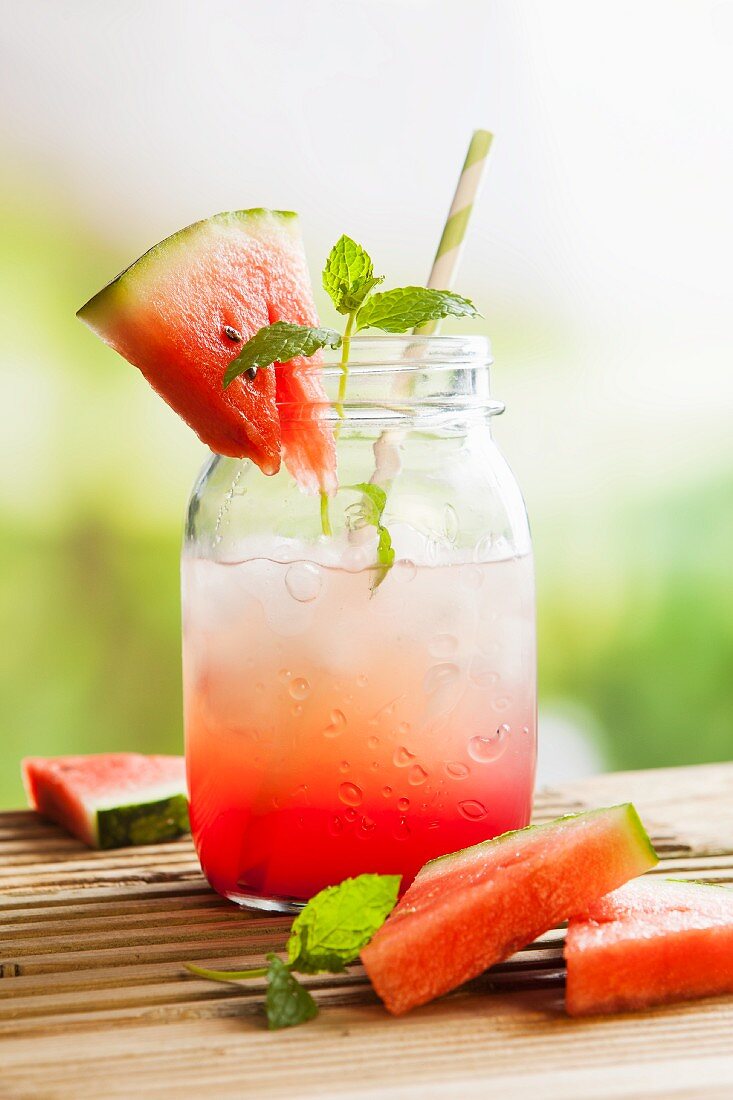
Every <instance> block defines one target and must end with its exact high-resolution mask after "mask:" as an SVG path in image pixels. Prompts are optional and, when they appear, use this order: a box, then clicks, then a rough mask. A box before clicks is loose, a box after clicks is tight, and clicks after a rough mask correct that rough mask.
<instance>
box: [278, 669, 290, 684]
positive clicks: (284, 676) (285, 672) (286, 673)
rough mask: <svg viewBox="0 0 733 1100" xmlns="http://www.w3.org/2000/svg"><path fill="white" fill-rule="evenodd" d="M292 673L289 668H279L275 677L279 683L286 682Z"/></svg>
mask: <svg viewBox="0 0 733 1100" xmlns="http://www.w3.org/2000/svg"><path fill="white" fill-rule="evenodd" d="M292 675H293V674H292V672H291V671H290V669H289V668H281V669H280V671H279V672H278V674H277V678H278V680H279V681H280V682H281V683H283V684H287V682H288V680H289V679H290V678H291V676H292Z"/></svg>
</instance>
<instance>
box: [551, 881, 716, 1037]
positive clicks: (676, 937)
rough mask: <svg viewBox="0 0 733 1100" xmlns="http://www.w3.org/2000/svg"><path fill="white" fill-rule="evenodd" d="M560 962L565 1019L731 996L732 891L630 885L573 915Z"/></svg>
mask: <svg viewBox="0 0 733 1100" xmlns="http://www.w3.org/2000/svg"><path fill="white" fill-rule="evenodd" d="M565 961H566V963H567V968H568V978H567V989H566V993H565V1006H566V1008H567V1010H568V1012H569V1013H570V1015H571V1016H586V1015H593V1014H597V1013H605V1012H622V1011H624V1010H627V1009H639V1008H649V1007H650V1006H651V1005H658V1004H665V1003H667V1002H670V1001H682V1000H690V999H692V998H696V997H707V996H712V995H713V994H716V993H733V890H729V889H726V888H725V887H722V886H709V885H705V884H703V883H699V882H680V881H676V880H672V879H659V878H656V876H655V877H653V878H645V879H640V880H639V881H638V882H629V883H627V884H626V885H625V886H622V887H621V888H620V889H618V890H614V891H613V893H611V894H608V895H607V896H606V897H603V898H599V899H598V901H596V902H594V903H593V904H592V905H590V906H588V908H587V910H586V911H585V912H584V913H583V914H581V915H578V916H575V917H573V918H572V920H571V921H570V923H569V924H568V932H567V937H566V939H565Z"/></svg>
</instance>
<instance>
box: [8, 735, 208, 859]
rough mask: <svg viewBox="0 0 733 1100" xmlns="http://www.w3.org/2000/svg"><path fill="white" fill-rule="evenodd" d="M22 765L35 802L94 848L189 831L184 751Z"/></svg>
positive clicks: (38, 759)
mask: <svg viewBox="0 0 733 1100" xmlns="http://www.w3.org/2000/svg"><path fill="white" fill-rule="evenodd" d="M22 768H23V779H24V781H25V786H26V790H27V792H28V800H29V802H30V804H31V806H32V807H33V808H34V809H36V810H38V812H39V813H41V814H43V815H44V817H48V818H50V819H51V820H52V821H56V822H58V823H59V825H62V826H63V827H64V828H65V829H66V830H67V831H68V832H70V833H72V834H73V835H74V836H76V837H78V838H79V840H81V841H83V842H84V843H85V844H88V845H89V846H90V847H92V848H120V847H124V846H126V845H128V844H149V843H155V842H158V841H161V840H170V839H172V838H173V837H176V836H180V835H181V834H182V833H185V832H188V799H187V794H186V769H185V763H184V759H183V757H182V756H143V755H141V754H140V753H136V752H108V753H98V754H94V755H90V756H54V757H27V758H26V759H25V760H24V761H23V764H22Z"/></svg>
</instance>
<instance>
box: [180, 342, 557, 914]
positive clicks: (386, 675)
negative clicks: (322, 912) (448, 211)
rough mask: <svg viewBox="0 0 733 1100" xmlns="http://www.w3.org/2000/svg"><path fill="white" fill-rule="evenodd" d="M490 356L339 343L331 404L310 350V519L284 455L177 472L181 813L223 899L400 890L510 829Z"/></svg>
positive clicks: (522, 629)
mask: <svg viewBox="0 0 733 1100" xmlns="http://www.w3.org/2000/svg"><path fill="white" fill-rule="evenodd" d="M490 363H491V355H490V349H489V344H488V341H486V340H485V339H484V338H482V337H456V336H439V337H412V336H410V337H376V338H374V337H369V338H368V339H361V338H357V339H354V340H353V342H352V346H351V358H350V364H349V375H348V384H347V387H346V397H345V400H344V402H343V405H342V404H341V403H340V402H339V401H338V400H337V394H338V386H339V381H340V380H341V372H340V370H339V368H338V366H337V365H336V363H335V362H334V360H333V359H327V360H326V363H325V366H324V369H323V379H324V385H325V387H326V390H327V392H328V395H329V404H328V406H327V407H324V408H320V409H318V410H314V409H312V408H310V409H307V410H298V411H297V412H298V415H302V416H303V419H304V424H306V428H307V418H308V417H309V416H313V415H324V416H326V417H327V418H328V419H330V421H331V422H332V425H333V428H334V432H335V434H336V436H337V452H338V476H339V488H338V491H337V492H336V494H335V495H333V496H332V497H331V498H330V501H329V502H328V507H327V508H325V509H324V512H322V509H321V502H319V498H318V496H313V495H309V494H308V493H304V492H302V491H301V490H300V489H299V487H298V484H297V483H296V481H295V480H294V478H293V477H292V476H291V475H290V474H289V473H288V471H287V469H286V468H285V466H283V468H282V469H281V470H280V472H279V473H278V474H276V475H275V476H272V477H266V476H264V475H263V474H262V473H261V472H260V470H259V469H258V468H257V467H256V466H254V465H253V464H252V463H251V462H249V461H246V460H245V461H238V460H234V459H228V458H222V457H221V456H214V457H212V458H211V459H210V460H209V462H207V464H206V466H205V467H204V470H203V472H202V473H201V476H200V477H199V480H198V482H197V484H196V486H195V488H194V491H193V495H192V497H191V501H190V506H189V511H188V522H187V527H186V536H185V545H184V551H183V563H182V571H183V651H184V696H185V726H186V757H187V765H188V778H189V787H190V797H191V826H192V831H193V836H194V840H195V843H196V847H197V850H198V854H199V857H200V860H201V866H202V868H203V870H204V873H205V874H206V876H207V878H208V879H209V882H210V883H211V885H212V886H213V887H214V888H215V889H216V890H218V891H219V892H220V893H221V894H224V895H225V896H226V897H228V898H231V899H232V900H233V901H235V902H238V903H240V904H242V905H246V906H252V907H257V908H263V909H277V910H281V911H290V910H293V909H296V908H297V907H298V906H299V905H301V904H302V903H303V902H304V901H305V900H307V898H309V897H310V896H312V895H313V894H314V893H315V892H316V891H318V890H320V889H321V888H322V887H324V886H326V885H329V884H332V883H337V882H340V881H341V880H342V879H344V878H346V877H348V876H350V875H356V874H360V873H362V872H365V871H373V872H374V871H376V872H383V873H398V874H401V875H403V888H404V887H406V886H407V885H408V884H409V882H410V881H411V880H412V878H413V877H414V875H415V874H416V873H417V871H418V870H419V868H420V867H421V866H422V864H423V863H425V861H426V860H428V859H432V858H433V857H435V856H439V855H442V854H444V853H446V852H453V851H456V850H458V849H460V848H464V847H466V846H468V845H470V844H475V843H477V842H478V841H481V840H485V839H486V838H488V837H491V836H494V835H496V834H498V833H502V832H504V831H506V830H508V829H515V828H519V827H522V826H524V825H526V824H527V822H528V820H529V815H530V809H531V799H532V788H533V782H534V771H535V746H536V732H535V731H536V686H535V680H536V676H535V665H536V659H535V611H534V581H533V567H532V558H531V549H530V537H529V529H528V525H527V518H526V514H525V510H524V505H523V502H522V498H521V494H520V492H519V489H518V487H517V484H516V482H515V480H514V478H513V476H512V474H511V472H510V470H509V468H508V466H507V464H506V461H505V460H504V458H503V457H502V455H501V453H500V452H499V450H498V449H497V447H496V445H495V443H494V442H493V440H492V437H491V429H490V422H491V417H492V416H493V415H494V414H496V413H499V412H501V411H502V410H503V406H502V405H501V404H500V403H498V402H496V401H494V400H492V398H491V396H490V390H489V366H490ZM276 369H278V370H286V369H287V367H277V368H276ZM293 412H294V410H292V409H290V410H289V415H290V416H292V415H293ZM382 505H383V510H382ZM380 512H381V514H380ZM324 528H325V529H326V530H329V529H330V533H329V534H328V535H324V534H323V530H324ZM385 532H387V533H388V534H385ZM390 541H391V547H392V550H393V551H394V560H393V562H392V563H391V564H390V552H389V543H390ZM380 547H381V552H380Z"/></svg>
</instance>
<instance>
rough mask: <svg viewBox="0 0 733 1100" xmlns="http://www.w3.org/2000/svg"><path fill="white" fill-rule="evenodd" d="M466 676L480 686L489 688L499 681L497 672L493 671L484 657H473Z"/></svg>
mask: <svg viewBox="0 0 733 1100" xmlns="http://www.w3.org/2000/svg"><path fill="white" fill-rule="evenodd" d="M468 676H469V679H470V680H471V681H472V683H474V684H475V685H476V687H480V688H490V687H493V686H494V684H498V682H499V673H498V672H495V671H494V669H493V668H492V667H491V662H490V661H488V660H487V658H486V657H474V659H473V660H472V661H471V667H470V669H469V672H468Z"/></svg>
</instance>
